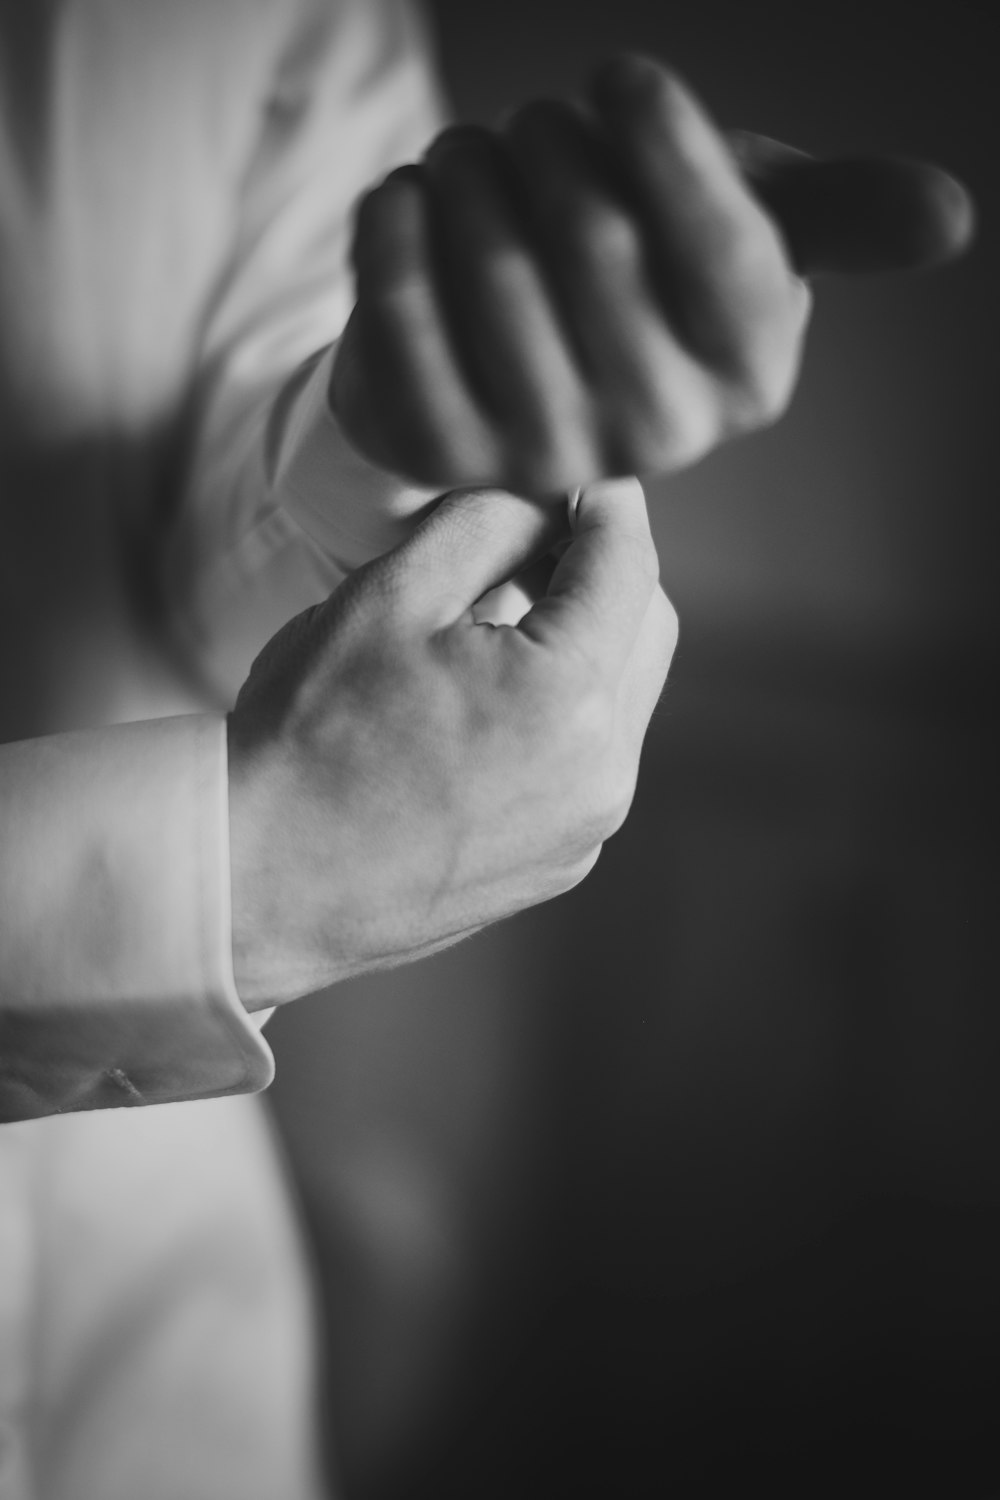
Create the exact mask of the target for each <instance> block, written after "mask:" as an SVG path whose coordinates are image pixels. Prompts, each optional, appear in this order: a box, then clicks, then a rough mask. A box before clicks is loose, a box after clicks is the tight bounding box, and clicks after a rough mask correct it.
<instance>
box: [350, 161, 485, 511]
mask: <svg viewBox="0 0 1000 1500" xmlns="http://www.w3.org/2000/svg"><path fill="white" fill-rule="evenodd" d="M354 264H355V269H356V272H357V282H358V305H357V308H356V309H355V316H356V317H358V318H359V319H360V320H361V321H362V323H363V337H362V338H361V339H359V340H358V343H359V345H360V346H363V347H364V348H365V350H366V351H367V352H366V359H368V360H369V361H370V366H369V368H368V369H367V370H366V376H367V380H366V388H367V390H368V391H369V393H371V392H381V393H382V394H383V397H384V400H383V404H382V405H381V407H380V409H379V410H378V412H377V420H376V421H373V432H376V433H388V434H389V438H388V443H389V446H390V447H391V448H392V450H393V452H392V454H391V455H390V462H389V467H395V466H396V464H395V463H393V462H392V461H391V460H392V459H393V458H395V459H396V460H397V462H398V458H399V455H404V456H405V458H406V460H407V469H406V470H404V472H408V473H409V474H410V476H411V477H413V478H415V479H417V480H420V481H422V482H426V483H434V482H435V480H436V479H437V478H438V477H439V476H440V474H441V473H442V472H447V473H452V474H455V473H458V474H461V475H463V476H468V477H467V482H468V483H475V482H476V481H477V480H478V479H481V478H482V477H483V476H484V475H489V474H491V473H493V472H494V470H495V467H496V455H495V453H494V452H493V451H492V450H493V441H492V436H491V432H490V428H489V424H488V423H487V421H486V420H485V419H484V417H483V415H482V413H481V412H480V411H479V409H478V407H477V406H476V404H475V402H474V400H473V398H472V396H471V394H470V392H469V389H468V387H467V384H466V382H465V380H464V379H463V377H462V375H461V373H460V369H459V364H458V361H457V360H456V357H455V351H454V350H453V348H452V347H451V344H450V342H449V338H448V334H447V330H446V325H445V320H444V318H443V316H442V309H441V307H440V305H439V302H438V295H437V291H436V288H435V279H434V272H433V247H432V244H431V236H430V228H429V222H428V212H427V200H426V194H425V190H424V187H423V184H422V181H421V178H420V174H419V170H418V169H415V168H400V169H398V170H397V171H395V172H392V173H390V175H389V176H388V177H387V178H386V180H385V181H384V182H383V183H382V184H381V186H380V187H378V188H376V189H375V190H374V192H372V193H370V194H369V195H368V196H367V197H366V198H365V199H364V200H363V201H362V204H361V207H360V209H359V213H358V222H357V229H356V234H355V241H354ZM390 372H391V379H390V378H389V374H390ZM376 441H378V439H376ZM382 441H383V442H385V439H384V438H383V439H382Z"/></svg>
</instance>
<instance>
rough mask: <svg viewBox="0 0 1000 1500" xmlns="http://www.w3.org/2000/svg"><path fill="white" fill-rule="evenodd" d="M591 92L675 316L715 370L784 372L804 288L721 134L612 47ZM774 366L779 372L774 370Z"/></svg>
mask: <svg viewBox="0 0 1000 1500" xmlns="http://www.w3.org/2000/svg"><path fill="white" fill-rule="evenodd" d="M592 96H593V99H594V103H595V106H596V108H597V110H598V113H599V116H600V118H601V120H602V122H603V124H604V126H605V129H606V131H607V134H608V139H609V141H610V143H611V146H612V148H613V149H614V151H615V153H616V158H617V160H618V161H619V163H620V167H621V170H622V172H623V173H624V174H625V175H626V177H627V180H628V181H629V183H630V185H631V188H632V191H633V193H634V195H635V199H636V204H637V207H638V209H639V211H640V213H641V214H642V217H643V221H644V224H645V226H646V228H647V230H648V233H649V236H650V240H651V243H652V246H653V248H654V251H655V264H656V265H657V266H658V267H659V268H660V270H661V277H660V292H661V296H663V297H664V298H665V299H666V301H667V304H668V309H669V312H670V316H671V319H672V321H673V323H674V326H675V327H676V328H677V329H678V330H679V331H680V333H681V335H682V337H684V339H685V340H686V342H687V344H688V347H689V348H690V349H691V350H692V351H693V352H695V353H696V355H697V356H698V357H699V358H701V359H704V360H706V361H708V362H711V363H713V364H715V365H716V366H717V367H719V368H720V369H721V370H722V371H724V372H728V371H732V373H734V374H736V375H737V376H742V375H743V373H744V372H745V371H749V373H751V374H756V373H757V372H758V371H761V370H764V371H768V372H770V371H776V372H779V373H780V374H781V375H782V376H784V375H786V374H787V372H786V371H785V370H784V368H783V366H784V364H785V360H784V359H781V358H778V359H776V358H775V356H776V355H780V354H781V353H782V351H783V350H785V349H786V348H787V347H790V346H793V345H794V341H793V340H790V339H789V335H790V334H794V333H795V332H797V331H798V330H800V329H801V327H802V324H803V322H804V320H805V315H806V312H807V310H808V294H807V292H806V289H805V287H804V286H803V284H802V283H801V281H800V280H799V279H798V278H797V277H796V276H795V275H794V274H793V272H792V270H791V267H790V266H789V264H788V261H787V259H786V256H785V253H784V247H783V245H782V242H781V238H780V236H779V234H778V232H777V230H776V228H775V226H774V224H773V222H772V220H771V218H770V217H769V215H768V214H767V213H765V212H764V210H763V208H762V207H761V205H760V204H759V203H758V202H756V201H755V199H754V197H753V195H752V194H751V193H750V191H749V190H748V188H747V185H746V183H745V181H744V179H743V176H742V174H741V173H740V172H739V170H738V168H737V166H736V163H735V161H734V159H733V155H732V152H731V151H730V149H729V147H728V146H727V144H726V142H725V140H724V139H723V137H722V136H721V134H720V133H719V132H718V131H717V130H716V128H715V126H714V125H713V124H712V122H711V121H710V120H709V118H708V117H707V115H706V114H705V113H704V111H703V110H702V109H701V107H700V105H699V104H698V103H697V101H696V100H695V98H694V97H693V95H692V94H691V93H690V92H689V91H688V90H687V89H686V88H685V87H684V86H683V84H681V83H680V81H679V80H678V79H677V78H675V77H674V76H673V75H672V74H670V73H668V72H667V71H666V70H665V69H664V68H662V67H661V66H660V65H659V64H658V63H655V62H653V61H651V60H650V59H647V58H642V57H631V56H626V57H619V58H616V59H614V60H613V61H612V62H611V63H610V64H608V65H606V66H605V67H604V68H603V69H602V70H601V71H600V72H599V73H598V75H597V76H596V78H595V79H594V82H593V86H592ZM779 367H780V370H779Z"/></svg>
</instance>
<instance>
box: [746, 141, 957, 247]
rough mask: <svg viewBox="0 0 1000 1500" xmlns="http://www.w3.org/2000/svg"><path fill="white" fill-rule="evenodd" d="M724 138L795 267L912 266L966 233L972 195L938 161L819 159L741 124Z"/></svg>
mask: <svg viewBox="0 0 1000 1500" xmlns="http://www.w3.org/2000/svg"><path fill="white" fill-rule="evenodd" d="M728 140H729V144H730V147H731V148H732V150H733V152H734V154H735V156H736V159H737V162H738V163H739V165H740V168H741V170H742V171H743V175H744V176H745V177H746V179H747V182H748V183H749V185H750V187H751V189H752V190H753V192H754V194H755V195H756V196H757V198H759V199H760V201H761V202H762V203H763V205H764V207H765V208H766V209H767V210H768V211H769V212H770V214H771V215H772V217H773V218H774V219H775V220H776V221H777V223H778V226H779V228H780V229H781V231H782V234H783V235H784V238H785V241H786V244H787V246H788V252H789V256H790V258H791V261H792V263H793V265H794V266H795V269H796V270H797V271H798V272H799V274H800V275H803V276H808V275H814V274H816V273H817V272H822V271H903V270H913V269H917V268H918V267H922V266H930V265H934V264H935V263H937V262H940V261H945V260H951V259H952V258H953V257H954V256H956V255H959V254H961V252H962V251H963V250H964V249H965V248H966V247H967V246H968V244H969V242H970V240H971V239H972V235H973V230H974V225H975V209H974V206H973V202H972V198H971V197H970V195H969V193H968V192H967V191H966V189H965V188H964V187H963V186H962V184H961V183H959V182H957V181H956V180H955V178H954V177H950V176H949V175H948V173H947V172H943V171H942V170H941V169H940V167H932V166H930V165H928V164H927V163H926V162H913V161H904V160H901V159H899V158H894V157H879V156H872V157H858V158H843V159H840V160H834V161H817V160H816V159H815V158H814V157H811V156H807V155H806V154H805V153H804V152H802V151H796V150H793V148H792V147H790V146H785V145H783V144H782V143H781V142H779V141H773V140H771V139H770V138H769V137H767V136H762V135H754V134H752V133H751V132H750V131H743V130H737V131H732V132H731V133H730V134H729V136H728Z"/></svg>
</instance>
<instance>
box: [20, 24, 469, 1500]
mask: <svg viewBox="0 0 1000 1500" xmlns="http://www.w3.org/2000/svg"><path fill="white" fill-rule="evenodd" d="M441 119H442V111H441V105H440V101H439V97H438V93H437V90H436V86H435V83H434V79H433V74H432V70H431V69H430V67H429V66H428V62H427V56H426V48H425V45H424V39H423V36H422V33H421V31H420V28H419V26H418V25H417V22H416V20H415V18H414V16H413V15H412V13H411V11H410V10H409V8H408V7H407V5H406V4H405V3H403V0H398V3H397V0H32V3H30V4H25V3H23V0H0V484H2V488H0V507H2V510H0V518H2V526H3V532H2V538H3V551H2V553H0V1119H2V1120H4V1121H7V1122H11V1123H7V1124H4V1125H3V1126H2V1127H0V1500H63V1497H65V1500H139V1497H143V1500H159V1497H163V1500H168V1497H175V1496H176V1497H178V1500H180V1497H183V1500H202V1497H203V1500H223V1497H229V1496H234V1497H236V1496H238V1497H240V1500H254V1497H260V1500H277V1497H279V1496H280V1497H281V1500H298V1497H306V1496H308V1497H312V1496H315V1495H318V1494H319V1493H320V1482H319V1479H318V1478H317V1469H316V1463H315V1454H314V1443H313V1432H312V1403H313V1400H314V1380H313V1376H314V1370H313V1365H312V1339H311V1323H312V1313H311V1307H310V1301H309V1287H308V1279H307V1276H306V1274H305V1270H304V1266H303V1260H302V1255H301V1251H300V1247H299V1244H298V1239H297V1236H296V1233H295V1228H294V1223H293V1217H292V1214H291V1212H290V1208H289V1204H288V1202H287V1199H286V1190H285V1187H284V1181H283V1176H282V1174H281V1171H280V1165H279V1163H278V1159H277V1155H276V1152H275V1148H274V1144H273V1142H272V1140H271V1136H270V1132H269V1129H268V1127H267V1124H266V1121H265V1119H264V1117H263V1116H262V1114H261V1112H260V1110H259V1108H258V1106H257V1103H256V1101H255V1100H253V1099H250V1098H248V1097H230V1098H225V1097H222V1096H226V1095H230V1096H246V1095H248V1094H249V1093H250V1092H252V1091H254V1090H257V1089H260V1088H262V1087H263V1086H265V1085H266V1083H267V1082H268V1081H269V1079H270V1077H271V1072H272V1069H273V1061H272V1058H271V1054H270V1050H269V1048H268V1047H267V1044H266V1042H265V1041H264V1039H263V1037H262V1035H261V1033H260V1029H259V1025H258V1024H257V1022H258V1021H259V1017H257V1018H253V1019H251V1018H250V1017H249V1016H248V1015H247V1014H246V1012H245V1011H244V1009H243V1007H242V1005H241V1004H240V1001H239V998H238V996H237V994H236V990H235V987H234V983H233V976H232V966H231V950H230V906H229V855H228V806H227V789H226V739H225V720H224V717H223V715H224V712H225V709H226V708H227V707H228V705H229V704H230V703H231V701H232V698H233V695H234V693H235V690H236V688H237V687H238V685H239V683H240V681H241V680H242V678H243V677H244V675H245V673H246V670H247V668H248V666H249V663H250V661H251V660H252V658H253V656H254V654H255V653H256V651H257V650H258V649H259V647H260V646H261V645H262V644H263V643H264V641H265V640H266V639H267V638H268V636H269V635H270V634H271V633H272V632H273V631H274V630H275V629H276V628H277V627H278V626H279V625H280V624H282V623H283V622H284V620H286V619H287V618H288V617H289V616H290V615H291V614H293V613H295V612H296V611H297V610H299V609H301V608H303V607H305V606H306V605H308V604H311V603H313V602H315V601H316V600H317V599H319V598H322V597H323V596H324V595H325V594H326V593H327V592H328V591H329V589H330V588H331V587H333V586H335V585H336V583H337V581H338V580H339V579H340V577H341V576H342V570H343V569H344V568H346V567H350V566H352V565H354V564H355V563H357V562H359V561H361V560H363V559H364V558H366V557H368V556H371V555H373V554H375V553H377V552H379V551H381V550H383V549H384V548H385V547H386V546H388V545H391V544H392V542H393V541H394V540H395V539H396V538H397V536H399V535H401V534H402V531H403V530H405V524H406V517H407V515H408V514H409V513H410V512H411V511H412V510H413V509H415V508H416V507H417V506H418V505H419V504H420V503H422V501H423V500H424V499H425V498H426V496H425V495H424V494H421V493H419V492H417V491H412V490H408V489H407V487H406V486H405V485H403V484H402V483H401V482H399V481H397V480H395V479H393V478H392V477H390V476H385V475H382V474H380V473H378V472H376V471H374V470H372V469H371V468H370V467H369V466H368V465H366V464H365V463H364V462H363V461H362V460H360V459H358V458H357V457H356V456H355V455H354V454H353V453H352V452H351V451H350V449H349V448H348V447H347V445H346V443H345V442H344V441H343V439H342V438H341V436H340V434H339V432H338V430H337V428H336V425H335V423H334V422H333V420H332V418H331V417H330V414H329V412H328V410H327V407H326V402H325V391H326V381H327V379H328V375H329V365H330V360H331V358H332V354H331V351H330V345H331V342H332V341H333V340H335V339H336V337H337V336H338V334H339V332H340V330H341V328H342V326H343V322H344V320H345V318H346V315H347V312H348V310H349V307H350V301H351V287H350V280H349V276H348V272H347V250H348V245H349V236H350V223H351V210H352V205H353V203H354V202H355V200H356V198H357V196H358V194H359V193H360V192H361V191H362V190H363V189H364V188H365V187H367V186H368V185H369V184H370V183H371V182H373V181H374V180H377V179H378V178H379V177H380V176H381V175H382V174H383V173H384V172H385V171H387V170H388V169H389V168H390V167H391V166H393V165H395V164H396V163H397V162H398V161H400V160H403V159H406V158H409V157H412V156H413V155H414V154H416V153H418V152H419V151H420V150H421V149H422V147H423V146H424V145H425V144H426V142H427V140H428V139H429V137H430V136H431V135H432V134H433V132H434V131H435V130H436V129H437V128H438V127H439V125H440V122H441ZM181 1101H201V1102H188V1103H182V1102H181ZM119 1105H144V1106H147V1107H145V1108H141V1109H119V1108H111V1106H119Z"/></svg>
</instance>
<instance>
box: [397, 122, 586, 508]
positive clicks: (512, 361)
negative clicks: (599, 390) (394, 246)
mask: <svg viewBox="0 0 1000 1500" xmlns="http://www.w3.org/2000/svg"><path fill="white" fill-rule="evenodd" d="M425 164H426V171H427V178H428V183H429V186H430V205H431V213H432V217H433V229H434V242H435V248H436V251H437V255H438V267H439V286H440V291H441V295H442V300H443V302H444V304H445V306H446V308H447V310H448V313H449V318H450V323H451V327H452V341H453V344H454V346H455V348H456V350H457V351H458V353H459V356H460V358H461V359H462V361H463V364H464V366H465V368H466V370H467V372H468V376H469V379H470V382H471V383H472V385H473V386H474V388H475V389H476V390H477V391H478V393H479V395H480V396H481V398H482V400H483V402H484V404H485V406H486V408H487V409H488V410H489V411H491V412H492V413H494V414H495V415H496V416H497V417H498V418H500V419H501V420H502V421H503V423H504V425H505V427H506V429H507V431H508V432H509V434H510V441H509V443H508V452H509V454H510V458H511V461H512V464H513V465H514V467H513V469H512V472H510V473H509V474H508V475H507V476H506V482H507V483H509V484H510V485H511V487H512V488H514V489H520V488H523V487H524V486H523V484H522V483H519V480H520V479H521V474H520V473H518V472H517V465H518V464H519V465H520V468H521V471H522V473H523V474H531V475H532V476H533V479H534V484H535V487H536V488H540V489H541V490H542V492H544V491H546V490H548V491H556V490H559V489H565V488H567V487H568V486H569V485H570V484H573V483H576V482H577V481H578V480H579V479H580V478H581V476H582V475H585V474H590V473H593V472H594V470H595V469H596V468H597V467H598V465H597V464H596V462H595V459H594V454H593V445H592V441H591V430H592V422H591V419H590V412H589V401H588V399H587V397H586V393H585V391H584V387H583V383H582V381H581V379H580V376H579V373H578V371H577V369H576V366H575V363H574V360H573V357H572V355H571V353H570V350H569V348H568V346H567V343H566V341H565V339H564V338H563V336H562V332H561V330H560V327H559V323H558V319H557V317H556V314H555V311H554V308H553V305H552V301H551V299H550V297H549V295H548V292H547V289H546V286H545V282H544V278H543V276H542V274H541V271H540V269H539V267H538V264H537V261H536V259H535V256H534V254H533V252H532V249H531V247H530V245H529V244H528V242H527V241H526V239H525V236H524V234H523V233H522V231H521V228H520V226H519V224H518V219H517V214H516V210H515V207H514V204H513V201H512V198H511V193H510V189H509V184H508V181H507V177H506V172H505V164H504V161H503V158H502V155H501V153H500V151H499V150H498V148H497V144H496V142H495V140H494V138H493V137H491V136H490V134H489V133H488V132H487V131H485V130H480V129H477V128H475V127H469V126H458V127H454V128H452V129H451V130H446V131H444V132H443V133H442V134H441V135H440V136H439V137H438V138H437V140H436V141H435V142H434V144H433V146H432V147H431V149H430V151H429V152H428V153H427V157H426V162H425Z"/></svg>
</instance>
